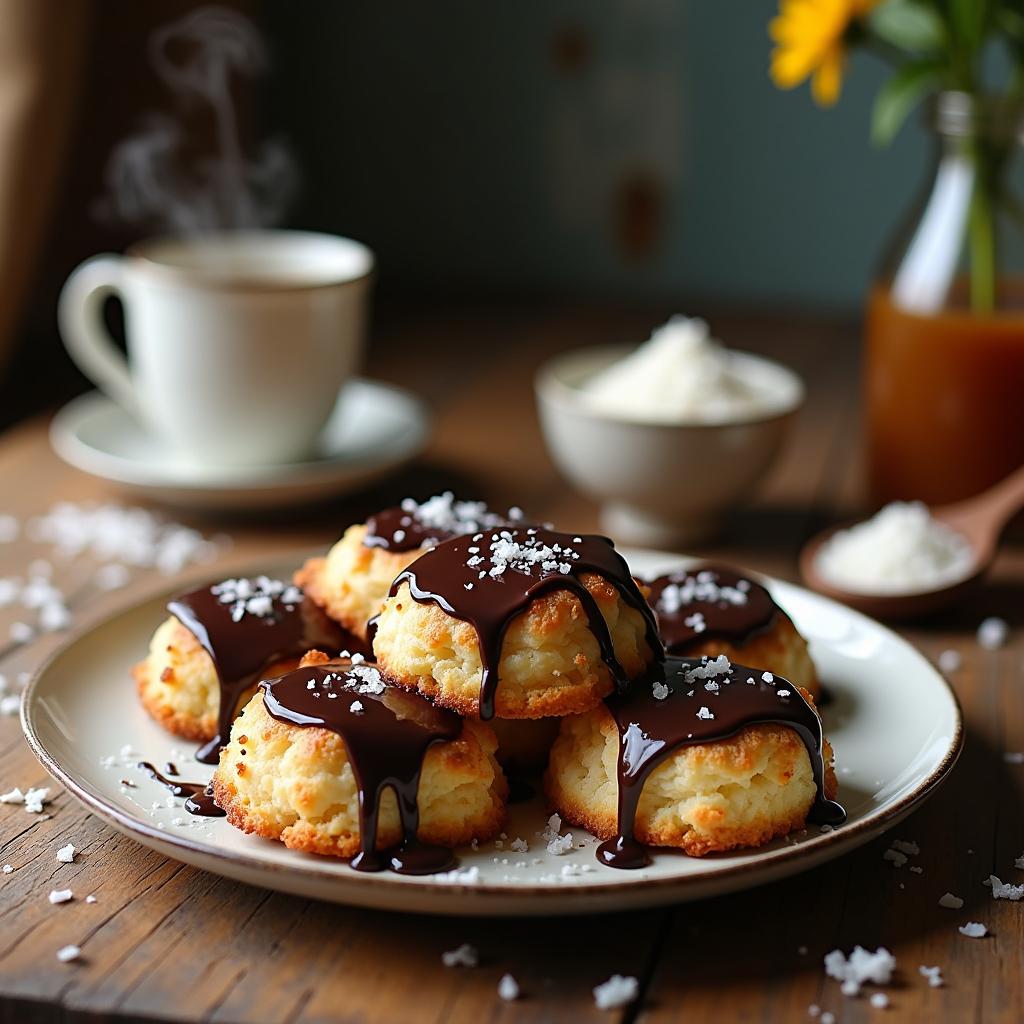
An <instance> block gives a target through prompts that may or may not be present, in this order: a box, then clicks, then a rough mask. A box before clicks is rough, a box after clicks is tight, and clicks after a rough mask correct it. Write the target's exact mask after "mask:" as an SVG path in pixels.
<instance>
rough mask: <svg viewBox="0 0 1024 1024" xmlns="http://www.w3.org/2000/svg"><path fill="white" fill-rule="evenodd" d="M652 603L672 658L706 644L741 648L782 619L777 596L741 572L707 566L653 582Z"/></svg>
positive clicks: (651, 587) (650, 584)
mask: <svg viewBox="0 0 1024 1024" xmlns="http://www.w3.org/2000/svg"><path fill="white" fill-rule="evenodd" d="M647 585H648V587H650V598H649V600H650V602H651V607H652V608H653V609H654V611H655V613H656V615H657V617H658V628H659V630H660V631H661V638H662V640H663V641H664V642H665V649H666V650H667V651H668V652H669V653H670V654H679V655H683V654H686V652H687V649H689V648H691V647H693V646H694V645H696V644H699V643H703V642H704V641H705V640H723V641H726V642H728V643H730V644H733V645H735V646H736V647H742V646H743V645H744V644H745V643H747V641H749V640H750V639H752V638H753V637H755V636H757V635H758V634H760V633H764V632H766V631H767V630H769V629H771V627H772V625H773V624H774V623H775V621H776V619H777V617H778V616H779V615H780V614H782V612H781V610H780V609H779V606H778V605H777V604H776V603H775V602H774V601H773V600H772V595H771V594H769V593H768V591H767V590H766V589H765V588H764V587H762V586H761V585H760V584H759V583H756V582H755V581H754V580H751V579H749V578H747V577H746V576H743V575H742V574H741V573H738V572H737V571H736V570H735V569H729V568H726V567H724V566H717V565H701V566H697V567H696V568H694V569H689V570H684V571H677V572H674V573H670V574H669V575H668V576H659V577H658V578H657V579H655V580H651V581H650V582H649V583H648V584H647Z"/></svg>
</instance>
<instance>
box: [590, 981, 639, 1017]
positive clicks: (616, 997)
mask: <svg viewBox="0 0 1024 1024" xmlns="http://www.w3.org/2000/svg"><path fill="white" fill-rule="evenodd" d="M639 992H640V983H639V982H638V981H637V980H636V978H633V977H625V976H623V975H621V974H613V975H612V976H611V977H610V978H609V979H608V980H607V981H605V982H602V983H601V984H600V985H597V986H595V988H594V1005H595V1006H596V1007H597V1008H598V1009H599V1010H615V1009H618V1008H619V1007H620V1006H627V1005H628V1004H629V1003H631V1002H633V1000H634V999H636V997H637V995H638V994H639Z"/></svg>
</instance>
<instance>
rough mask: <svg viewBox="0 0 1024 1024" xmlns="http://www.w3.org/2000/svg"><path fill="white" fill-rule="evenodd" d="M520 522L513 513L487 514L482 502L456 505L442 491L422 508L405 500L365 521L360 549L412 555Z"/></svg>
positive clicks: (448, 493) (467, 502) (510, 511)
mask: <svg viewBox="0 0 1024 1024" xmlns="http://www.w3.org/2000/svg"><path fill="white" fill-rule="evenodd" d="M521 522H522V514H521V513H519V512H518V510H517V509H510V510H509V512H508V513H507V514H506V515H499V514H498V513H496V512H491V511H490V509H488V508H487V506H486V505H485V504H484V503H483V502H482V501H457V500H456V499H455V496H454V495H453V494H452V493H451V491H446V492H445V493H444V494H439V495H437V496H436V497H434V498H429V499H428V500H427V501H425V502H423V504H422V505H420V504H418V503H417V502H416V501H414V500H413V499H412V498H407V499H406V500H405V501H403V502H402V504H401V505H395V506H393V507H392V508H386V509H383V510H382V511H380V512H377V513H376V514H375V515H372V516H370V518H369V519H367V520H366V533H365V534H364V535H363V545H364V547H368V548H384V549H386V550H387V551H396V552H398V551H415V550H416V549H417V548H422V547H434V546H435V545H437V544H440V543H442V542H443V541H446V540H451V539H452V538H453V537H463V536H468V535H469V534H473V533H477V532H478V531H479V530H490V529H494V528H495V527H505V526H511V525H516V524H521Z"/></svg>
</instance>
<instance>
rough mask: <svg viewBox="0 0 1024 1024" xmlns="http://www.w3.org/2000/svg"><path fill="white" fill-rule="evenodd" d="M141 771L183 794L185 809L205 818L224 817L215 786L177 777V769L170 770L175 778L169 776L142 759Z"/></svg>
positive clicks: (177, 793) (169, 772)
mask: <svg viewBox="0 0 1024 1024" xmlns="http://www.w3.org/2000/svg"><path fill="white" fill-rule="evenodd" d="M135 767H136V768H138V770H139V771H140V772H145V774H146V775H148V776H149V777H150V778H151V779H153V780H154V782H159V783H160V785H161V786H163V787H164V789H167V790H170V792H171V793H172V794H173V795H174V796H183V797H186V798H187V799H186V800H185V810H186V811H188V812H189V814H196V815H199V816H200V817H203V818H223V817H224V815H225V813H226V812H225V811H223V810H221V809H220V808H219V807H218V806H217V804H216V803H215V802H214V799H213V788H212V787H211V786H210V785H208V784H206V783H203V782H183V781H181V780H180V779H179V778H177V775H178V772H177V769H175V770H174V771H168V772H167V774H168V775H172V776H174V778H167V776H166V775H163V774H162V773H161V772H159V771H158V770H157V769H156V767H155V766H154V765H152V764H150V763H149V761H140V762H139V763H138V764H137V765H136V766H135ZM164 768H165V770H166V769H170V768H174V765H172V764H167V765H165V766H164Z"/></svg>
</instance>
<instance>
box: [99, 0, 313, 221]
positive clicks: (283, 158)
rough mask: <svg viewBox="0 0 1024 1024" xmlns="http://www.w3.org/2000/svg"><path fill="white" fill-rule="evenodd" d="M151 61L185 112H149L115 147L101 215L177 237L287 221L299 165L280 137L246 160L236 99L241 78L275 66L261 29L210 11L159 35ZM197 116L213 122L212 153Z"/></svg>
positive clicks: (203, 10)
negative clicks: (194, 123)
mask: <svg viewBox="0 0 1024 1024" xmlns="http://www.w3.org/2000/svg"><path fill="white" fill-rule="evenodd" d="M149 56H150V60H151V62H152V64H153V67H154V70H155V71H156V73H157V74H158V75H159V77H160V79H161V80H162V81H163V82H164V84H165V85H166V86H167V87H168V89H169V90H170V92H171V94H172V96H173V98H174V100H175V103H176V106H177V108H178V116H171V115H169V114H167V113H155V114H151V115H149V116H148V117H147V118H146V119H145V120H144V122H143V125H142V127H141V128H140V130H139V131H138V132H137V133H136V134H134V135H132V136H130V137H129V138H127V139H125V140H124V141H123V142H122V143H120V144H119V145H118V146H117V147H116V148H115V149H114V152H113V153H112V154H111V157H110V160H109V161H108V163H107V167H106V171H105V175H104V177H105V183H106V190H107V191H106V195H105V196H104V198H103V199H102V200H101V201H100V202H99V203H98V204H97V213H98V214H99V216H101V217H102V218H103V219H106V220H112V221H119V222H122V223H130V224H136V225H138V224H141V223H144V224H146V225H148V226H149V227H152V228H157V229H159V230H164V231H170V232H173V233H176V234H195V233H198V232H202V231H210V230H218V229H244V228H259V227H269V226H272V225H274V224H277V223H279V222H280V221H281V219H282V218H283V217H284V215H285V213H286V212H287V210H288V207H289V205H290V204H291V201H292V199H293V198H294V197H295V193H296V191H297V188H298V170H297V168H296V165H295V161H294V159H293V158H292V155H291V153H290V151H289V150H288V147H287V146H286V144H285V143H284V142H283V141H282V140H281V139H269V140H266V141H265V142H263V143H262V144H261V145H260V146H259V148H258V150H257V151H256V153H254V154H253V155H252V156H251V157H247V156H246V153H245V152H244V150H243V147H242V141H241V137H240V134H239V130H238V116H237V112H236V109H235V105H234V102H233V99H232V85H233V83H234V81H235V79H237V78H246V79H253V78H256V77H258V76H259V75H260V74H261V73H263V72H264V71H265V70H266V68H267V63H268V61H267V51H266V47H265V46H264V43H263V39H262V38H261V36H260V34H259V32H258V31H257V29H256V27H255V26H254V25H253V23H252V22H251V21H249V20H248V19H247V18H245V17H243V16H242V15H241V14H239V13H238V12H237V11H232V10H229V9H227V8H225V7H218V6H212V7H201V8H198V9H197V10H195V11H192V12H191V13H190V14H188V15H186V16H185V17H183V18H181V19H179V20H177V21H173V22H170V23H169V24H167V25H163V26H161V27H160V28H158V29H156V31H154V32H153V34H152V36H151V37H150V39H149ZM196 114H199V115H202V116H212V117H213V121H214V127H215V146H216V148H215V151H214V152H213V153H207V154H197V153H196V152H195V151H194V147H195V140H194V138H192V137H191V135H190V133H189V132H188V131H187V130H186V128H185V125H184V117H185V115H190V116H194V115H196Z"/></svg>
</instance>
